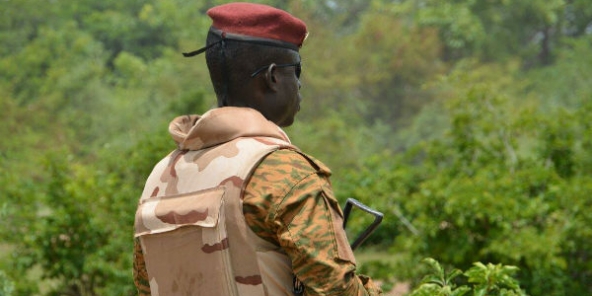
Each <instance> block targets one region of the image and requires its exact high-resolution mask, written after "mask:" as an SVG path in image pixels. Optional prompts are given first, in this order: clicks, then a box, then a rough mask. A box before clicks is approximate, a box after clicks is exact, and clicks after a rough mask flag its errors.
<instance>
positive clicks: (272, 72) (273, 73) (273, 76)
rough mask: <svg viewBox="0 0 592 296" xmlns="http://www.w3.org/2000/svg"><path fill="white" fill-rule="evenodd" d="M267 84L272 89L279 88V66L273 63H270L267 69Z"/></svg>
mask: <svg viewBox="0 0 592 296" xmlns="http://www.w3.org/2000/svg"><path fill="white" fill-rule="evenodd" d="M265 84H266V85H267V87H268V88H269V89H271V90H272V91H277V88H278V76H277V66H276V65H275V64H273V63H272V64H271V65H269V67H267V70H265Z"/></svg>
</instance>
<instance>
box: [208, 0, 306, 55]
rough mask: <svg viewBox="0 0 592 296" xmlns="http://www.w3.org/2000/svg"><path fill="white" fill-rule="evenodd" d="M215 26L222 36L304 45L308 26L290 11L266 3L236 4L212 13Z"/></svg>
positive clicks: (214, 9) (216, 8)
mask: <svg viewBox="0 0 592 296" xmlns="http://www.w3.org/2000/svg"><path fill="white" fill-rule="evenodd" d="M207 14H208V16H210V18H211V19H212V21H213V23H212V27H213V28H216V29H218V30H219V31H221V32H222V34H226V33H230V34H239V35H245V36H251V37H259V38H264V39H272V40H278V41H283V42H288V43H291V44H294V45H296V46H297V47H298V48H299V47H301V46H302V43H303V42H304V39H305V38H306V36H307V34H308V33H307V30H306V24H305V23H304V22H303V21H302V20H300V19H298V18H296V17H294V16H292V15H291V14H289V13H288V12H286V11H283V10H281V9H277V8H274V7H271V6H267V5H263V4H254V3H246V2H235V3H229V4H224V5H220V6H216V7H213V8H211V9H209V10H208V12H207Z"/></svg>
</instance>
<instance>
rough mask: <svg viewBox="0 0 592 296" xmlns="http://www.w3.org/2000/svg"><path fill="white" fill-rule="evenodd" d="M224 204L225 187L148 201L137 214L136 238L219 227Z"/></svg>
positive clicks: (153, 198) (142, 204)
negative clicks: (192, 228) (182, 228)
mask: <svg viewBox="0 0 592 296" xmlns="http://www.w3.org/2000/svg"><path fill="white" fill-rule="evenodd" d="M223 202H224V187H217V188H214V189H208V190H201V191H196V192H191V193H186V194H180V195H173V196H165V197H151V198H148V199H146V200H144V201H143V202H142V203H141V204H140V205H139V206H138V210H137V211H136V221H135V237H140V236H144V235H148V234H157V233H163V232H168V231H172V230H175V229H177V228H180V227H184V226H192V225H193V226H199V227H204V228H215V227H216V226H217V225H218V223H219V220H220V212H221V207H222V205H223Z"/></svg>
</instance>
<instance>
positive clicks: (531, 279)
mask: <svg viewBox="0 0 592 296" xmlns="http://www.w3.org/2000/svg"><path fill="white" fill-rule="evenodd" d="M224 2H225V1H182V0H172V1H171V0H141V1H115V0H106V1H31V0H23V1H3V2H2V3H1V4H0V6H1V9H0V39H2V40H3V47H2V48H0V117H2V119H3V123H2V125H0V138H2V141H0V165H1V166H2V171H0V196H2V199H1V200H0V218H1V219H2V221H3V222H4V224H3V225H6V226H5V227H2V228H0V240H1V241H2V245H0V248H2V252H1V253H0V270H1V271H3V272H0V291H2V292H3V293H7V294H8V293H12V295H64V294H67V293H69V294H70V295H130V294H134V288H133V285H132V282H131V252H132V242H133V241H132V239H131V234H132V225H133V215H134V214H133V213H134V212H135V207H136V203H137V198H138V196H139V195H140V193H141V190H142V187H143V183H144V181H145V178H146V176H147V175H148V173H149V172H150V170H151V169H152V166H153V165H154V164H155V163H156V162H157V161H158V160H159V159H160V158H161V157H163V156H164V155H165V154H166V153H168V152H169V151H170V150H172V149H173V148H174V143H173V142H172V141H171V140H170V139H169V137H168V135H167V132H166V128H167V123H168V122H169V120H170V119H172V117H174V116H177V115H181V114H186V113H201V112H203V111H205V110H206V109H208V108H210V107H212V106H213V105H214V104H215V97H214V94H213V91H212V90H211V86H210V81H209V77H208V74H207V68H206V65H205V62H204V60H203V56H202V57H200V58H195V59H184V58H183V57H182V56H181V54H180V52H183V51H189V50H194V49H196V48H199V47H201V46H202V45H203V42H204V41H203V40H204V37H205V34H206V29H207V27H208V26H209V25H210V23H211V21H210V19H209V18H208V17H207V16H206V15H205V11H206V10H207V8H209V7H210V6H212V5H216V4H221V3H224ZM257 2H260V3H267V4H271V5H275V6H278V7H281V8H284V9H288V10H290V11H292V12H294V13H295V14H296V15H298V16H300V17H302V18H303V19H304V20H305V21H306V22H307V24H308V28H309V31H310V32H311V34H310V37H309V38H308V40H307V41H306V43H305V46H304V47H303V48H302V50H301V55H302V58H303V62H304V67H305V68H304V72H303V77H302V84H303V88H302V96H303V99H304V101H303V104H302V112H301V114H299V120H298V122H297V123H296V124H295V125H294V126H293V127H291V128H290V129H288V130H287V131H288V133H289V134H290V136H291V138H292V140H293V142H294V143H295V144H296V145H298V146H299V147H301V148H302V149H303V150H304V151H306V152H307V153H310V154H311V155H313V156H315V157H317V158H319V159H320V160H322V161H324V162H326V163H327V164H328V165H329V166H330V167H331V168H332V169H333V172H334V176H333V179H332V180H333V184H334V186H335V192H336V194H337V195H338V198H340V199H341V200H342V201H343V200H345V198H347V197H355V198H357V199H359V200H360V201H362V202H364V203H366V204H368V205H370V206H372V207H374V208H377V209H379V210H381V211H383V212H384V213H385V214H386V218H385V220H384V222H383V225H382V226H381V227H380V228H379V229H378V231H377V232H376V233H375V234H374V235H373V236H372V237H371V238H370V239H369V240H368V241H367V242H366V244H368V247H376V248H380V249H382V250H389V252H391V253H392V258H388V260H374V261H372V262H370V263H368V264H364V265H362V266H361V270H362V271H363V272H365V273H367V274H370V275H372V276H374V277H376V278H378V279H380V280H382V281H383V282H384V283H385V286H384V287H385V289H387V290H388V288H389V287H390V286H392V284H393V283H394V281H397V280H408V281H411V282H412V283H414V284H415V283H416V282H417V280H418V277H420V276H421V270H422V268H421V267H418V266H417V265H416V264H415V262H417V261H418V259H420V258H425V257H433V258H437V259H438V260H439V261H440V262H442V264H443V265H444V266H458V267H459V268H461V269H466V270H467V272H465V273H464V274H463V275H464V277H466V280H461V278H462V276H461V275H460V274H458V272H457V273H452V274H448V273H445V272H444V270H443V269H441V268H440V269H439V270H438V272H437V273H434V275H435V276H436V278H433V280H434V281H432V284H434V285H435V286H432V288H434V289H436V290H438V289H439V290H438V291H442V290H444V287H447V288H446V289H449V292H450V293H452V292H453V291H463V290H464V289H462V287H463V286H464V287H470V288H471V289H472V291H473V292H474V293H475V295H479V294H478V293H479V292H478V291H484V289H485V290H487V289H493V290H492V291H493V292H492V291H490V292H491V293H498V294H499V295H503V294H502V291H503V289H506V290H507V291H506V292H504V293H510V291H511V290H512V289H513V286H512V285H511V283H512V280H513V279H514V278H513V277H512V278H509V277H510V276H514V275H515V278H517V279H519V280H520V283H521V287H523V288H524V289H525V290H526V291H528V293H529V294H531V295H587V294H590V293H592V286H590V282H592V281H591V280H590V279H591V278H592V260H590V258H592V254H591V253H590V252H591V251H590V250H589V248H588V246H589V245H592V231H591V230H590V227H589V225H592V214H590V211H588V210H587V209H589V208H590V205H591V204H592V200H591V198H592V180H591V179H592V156H591V155H590V153H589V151H590V150H591V149H592V102H591V101H590V97H591V96H592V87H591V84H590V83H589V82H588V81H589V77H590V76H592V73H591V70H590V69H592V68H591V67H589V65H590V64H591V60H592V55H591V54H590V50H589V49H590V44H591V38H590V34H588V33H589V32H588V33H587V30H588V31H589V20H590V16H592V9H591V7H592V6H590V5H589V3H588V2H589V1H587V0H574V1H562V0H554V1H546V0H536V1H519V0H504V1H474V0H470V1H453V2H451V1H440V0H429V1H381V0H375V1H358V0H356V1H346V2H343V3H341V2H339V1H284V0H282V1H257ZM540 65H546V66H545V67H541V66H540ZM525 66H526V67H525ZM367 219H369V218H368V217H364V216H363V215H362V216H352V222H351V223H349V224H348V232H351V233H356V232H358V231H359V230H360V229H361V228H362V227H363V225H365V224H367V223H369V221H368V220H367ZM371 249H372V248H368V249H366V250H371ZM360 251H362V252H364V251H365V250H364V249H362V250H360ZM474 262H499V263H503V264H504V265H489V264H488V265H473V263H474ZM505 264H510V265H512V266H516V267H519V268H520V269H519V270H518V271H515V273H514V271H513V270H511V268H510V269H508V266H507V265H505ZM451 275H454V276H455V277H451ZM490 282H493V283H495V285H497V286H495V287H497V288H495V287H494V286H490V285H489V284H490ZM435 283H438V284H435ZM422 287H423V286H422ZM2 289H4V290H2ZM496 289H497V290H496ZM469 292H470V291H467V292H466V293H469ZM490 292H488V293H490ZM457 293H460V292H457ZM465 295H467V294H465ZM488 295H489V294H488ZM505 295H512V294H505Z"/></svg>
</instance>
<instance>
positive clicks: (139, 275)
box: [134, 238, 151, 296]
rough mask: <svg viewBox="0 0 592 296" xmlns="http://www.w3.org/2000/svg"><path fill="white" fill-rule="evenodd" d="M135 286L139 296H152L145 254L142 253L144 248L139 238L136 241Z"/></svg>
mask: <svg viewBox="0 0 592 296" xmlns="http://www.w3.org/2000/svg"><path fill="white" fill-rule="evenodd" d="M134 284H135V285H136V288H137V289H138V295H139V296H150V295H151V293H150V283H149V281H148V273H147V272H146V263H145V262H144V253H142V246H141V245H140V239H138V238H136V239H135V241H134Z"/></svg>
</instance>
